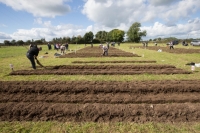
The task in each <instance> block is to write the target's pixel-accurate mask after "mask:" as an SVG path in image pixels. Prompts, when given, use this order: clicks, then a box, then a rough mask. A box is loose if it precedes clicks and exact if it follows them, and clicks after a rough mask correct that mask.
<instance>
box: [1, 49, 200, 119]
mask: <svg viewBox="0 0 200 133" xmlns="http://www.w3.org/2000/svg"><path fill="white" fill-rule="evenodd" d="M89 49H90V50H89ZM111 49H112V48H111ZM82 50H83V49H82ZM84 50H89V51H90V52H88V51H87V52H84ZM84 50H83V51H82V53H83V54H80V55H79V52H77V51H76V54H75V53H74V54H67V55H65V56H66V57H67V56H69V55H70V56H69V57H91V55H92V56H95V57H96V56H97V57H98V56H100V55H99V53H100V54H101V52H102V51H101V50H100V49H99V48H98V47H97V50H99V52H97V53H93V52H94V51H93V52H92V50H94V49H93V48H87V49H84ZM113 50H115V48H113ZM117 50H118V49H117ZM80 51H81V50H80ZM121 52H122V51H120V50H119V51H118V52H117V56H119V55H120V54H119V53H121ZM80 53H81V52H80ZM127 54H128V55H131V56H133V54H131V53H127ZM77 55H79V56H77ZM83 55H84V56H83ZM109 55H110V57H112V56H114V55H112V54H111V50H110V52H109ZM122 55H124V53H123V52H122ZM136 57H137V56H136ZM78 63H81V62H78ZM118 63H119V62H118ZM154 63H155V62H154ZM145 73H148V74H191V72H188V71H184V70H182V69H179V68H176V67H175V66H172V65H158V64H145V65H144V64H142V65H138V64H134V65H118V64H115V65H85V64H83V65H63V66H49V67H47V68H46V69H38V70H35V71H33V70H32V71H31V70H18V71H13V72H11V73H10V76H14V75H47V74H55V75H84V74H85V75H91V74H93V75H124V74H125V75H127V74H129V75H132V74H145ZM0 96H1V97H0V121H61V122H73V121H74V122H141V123H142V122H200V80H162V81H129V82H120V81H109V82H106V81H0Z"/></svg>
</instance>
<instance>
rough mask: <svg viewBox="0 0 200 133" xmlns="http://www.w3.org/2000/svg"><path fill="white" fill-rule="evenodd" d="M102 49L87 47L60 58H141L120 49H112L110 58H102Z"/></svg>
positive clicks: (109, 52) (110, 49)
mask: <svg viewBox="0 0 200 133" xmlns="http://www.w3.org/2000/svg"><path fill="white" fill-rule="evenodd" d="M102 53H103V51H102V49H101V48H99V47H97V46H94V47H85V48H83V49H80V50H77V51H73V52H70V53H67V54H65V55H62V56H60V58H76V57H78V58H80V57H141V56H138V55H137V54H133V53H130V52H126V51H122V50H120V49H117V48H114V47H110V48H109V50H108V56H102Z"/></svg>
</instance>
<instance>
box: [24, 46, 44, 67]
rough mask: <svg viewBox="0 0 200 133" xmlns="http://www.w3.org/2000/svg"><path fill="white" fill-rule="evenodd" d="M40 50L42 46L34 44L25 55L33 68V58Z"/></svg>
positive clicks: (35, 57)
mask: <svg viewBox="0 0 200 133" xmlns="http://www.w3.org/2000/svg"><path fill="white" fill-rule="evenodd" d="M41 50H42V47H39V48H38V47H37V46H36V45H34V46H33V47H31V48H30V50H28V51H27V53H26V57H27V58H28V59H29V60H30V62H31V65H32V68H33V69H36V65H35V60H34V59H37V56H38V54H39V51H41Z"/></svg>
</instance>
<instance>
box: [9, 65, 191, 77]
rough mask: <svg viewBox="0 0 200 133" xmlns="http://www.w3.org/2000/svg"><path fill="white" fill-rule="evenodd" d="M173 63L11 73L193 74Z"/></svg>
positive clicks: (65, 67)
mask: <svg viewBox="0 0 200 133" xmlns="http://www.w3.org/2000/svg"><path fill="white" fill-rule="evenodd" d="M191 73H192V72H189V71H185V70H182V69H179V68H176V67H175V66H172V65H63V66H54V67H48V68H46V69H37V70H34V71H33V70H17V71H13V72H11V73H10V75H49V74H55V75H135V74H191Z"/></svg>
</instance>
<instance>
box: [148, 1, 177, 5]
mask: <svg viewBox="0 0 200 133" xmlns="http://www.w3.org/2000/svg"><path fill="white" fill-rule="evenodd" d="M176 1H179V0H149V3H150V4H152V5H154V6H166V5H170V4H172V3H173V2H176Z"/></svg>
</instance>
